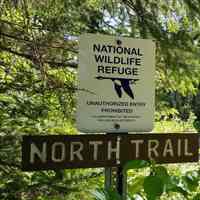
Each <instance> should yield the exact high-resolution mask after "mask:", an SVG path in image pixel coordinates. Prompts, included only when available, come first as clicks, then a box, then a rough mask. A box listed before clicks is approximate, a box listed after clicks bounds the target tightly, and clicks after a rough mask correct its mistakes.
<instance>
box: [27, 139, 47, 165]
mask: <svg viewBox="0 0 200 200" xmlns="http://www.w3.org/2000/svg"><path fill="white" fill-rule="evenodd" d="M30 148H31V149H30V163H34V162H35V156H36V155H37V156H38V157H39V158H40V160H41V161H42V162H43V163H45V162H46V161H47V143H46V142H44V143H43V144H42V150H39V149H38V147H37V146H36V145H35V144H34V143H31V147H30Z"/></svg>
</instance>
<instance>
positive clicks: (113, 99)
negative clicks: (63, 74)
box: [77, 34, 155, 133]
mask: <svg viewBox="0 0 200 200" xmlns="http://www.w3.org/2000/svg"><path fill="white" fill-rule="evenodd" d="M154 57H155V44H154V43H153V42H152V40H146V39H145V40H144V39H132V38H124V37H113V36H107V35H95V34H84V35H82V36H81V37H80V45H79V73H78V75H79V76H78V85H79V88H81V89H83V90H80V91H79V92H78V107H77V126H78V129H79V130H80V131H82V132H119V133H120V132H131V131H135V132H141V131H142V132H144V131H151V130H152V128H153V118H154V71H155V69H154Z"/></svg>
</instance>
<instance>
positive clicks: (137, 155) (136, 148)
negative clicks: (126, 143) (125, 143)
mask: <svg viewBox="0 0 200 200" xmlns="http://www.w3.org/2000/svg"><path fill="white" fill-rule="evenodd" d="M143 143H144V140H131V144H135V157H136V158H138V157H139V152H140V144H143Z"/></svg>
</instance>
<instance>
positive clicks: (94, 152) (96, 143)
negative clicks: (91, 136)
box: [89, 141, 103, 160]
mask: <svg viewBox="0 0 200 200" xmlns="http://www.w3.org/2000/svg"><path fill="white" fill-rule="evenodd" d="M101 144H103V142H102V141H90V142H89V145H93V148H94V151H93V159H94V160H97V157H98V147H99V145H101Z"/></svg>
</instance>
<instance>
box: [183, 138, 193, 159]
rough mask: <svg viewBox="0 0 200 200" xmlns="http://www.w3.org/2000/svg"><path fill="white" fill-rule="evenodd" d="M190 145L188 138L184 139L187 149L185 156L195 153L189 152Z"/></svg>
mask: <svg viewBox="0 0 200 200" xmlns="http://www.w3.org/2000/svg"><path fill="white" fill-rule="evenodd" d="M188 147H189V143H188V139H185V140H184V149H185V152H184V154H185V156H192V155H193V153H192V152H189V149H188Z"/></svg>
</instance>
